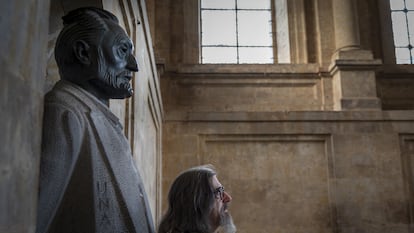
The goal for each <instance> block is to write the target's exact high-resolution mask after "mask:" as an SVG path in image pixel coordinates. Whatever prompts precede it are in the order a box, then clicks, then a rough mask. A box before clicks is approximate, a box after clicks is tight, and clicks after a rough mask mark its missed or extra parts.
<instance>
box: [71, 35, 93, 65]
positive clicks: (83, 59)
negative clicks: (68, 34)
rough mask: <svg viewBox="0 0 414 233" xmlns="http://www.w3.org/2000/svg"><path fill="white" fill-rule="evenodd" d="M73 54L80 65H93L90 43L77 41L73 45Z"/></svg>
mask: <svg viewBox="0 0 414 233" xmlns="http://www.w3.org/2000/svg"><path fill="white" fill-rule="evenodd" d="M73 52H74V53H75V56H76V58H77V59H78V60H79V61H80V63H82V64H84V65H90V64H91V50H90V46H89V45H88V43H86V42H85V41H83V40H77V41H75V43H74V44H73Z"/></svg>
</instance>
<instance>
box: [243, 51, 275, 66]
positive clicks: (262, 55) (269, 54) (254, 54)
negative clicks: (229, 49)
mask: <svg viewBox="0 0 414 233" xmlns="http://www.w3.org/2000/svg"><path fill="white" fill-rule="evenodd" d="M239 63H253V64H254V63H259V64H264V63H273V48H239Z"/></svg>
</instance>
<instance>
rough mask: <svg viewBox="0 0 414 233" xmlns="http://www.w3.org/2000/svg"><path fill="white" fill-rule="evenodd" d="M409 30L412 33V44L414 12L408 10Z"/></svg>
mask: <svg viewBox="0 0 414 233" xmlns="http://www.w3.org/2000/svg"><path fill="white" fill-rule="evenodd" d="M407 17H408V22H409V23H408V31H409V33H410V44H411V45H414V12H411V11H410V12H408V13H407Z"/></svg>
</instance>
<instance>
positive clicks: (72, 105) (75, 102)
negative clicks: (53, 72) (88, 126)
mask: <svg viewBox="0 0 414 233" xmlns="http://www.w3.org/2000/svg"><path fill="white" fill-rule="evenodd" d="M79 88H80V87H79ZM79 88H78V87H76V86H75V85H74V84H70V83H68V82H58V83H56V84H55V86H54V87H53V89H52V90H51V91H49V92H48V93H47V94H46V96H45V107H48V106H60V107H64V108H69V109H74V110H86V109H89V108H90V107H89V105H88V104H87V102H86V99H87V98H88V97H87V96H85V95H84V94H83V93H82V92H81V91H79Z"/></svg>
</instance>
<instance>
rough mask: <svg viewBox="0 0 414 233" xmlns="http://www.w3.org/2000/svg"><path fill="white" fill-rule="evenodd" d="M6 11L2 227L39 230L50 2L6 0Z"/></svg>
mask: <svg viewBox="0 0 414 233" xmlns="http://www.w3.org/2000/svg"><path fill="white" fill-rule="evenodd" d="M0 15H1V17H0V30H1V32H2V33H1V35H0V50H1V53H0V59H1V60H0V70H1V73H2V77H1V78H0V93H1V94H0V96H1V97H0V111H1V114H0V132H1V134H0V141H1V144H2V146H1V147H0V232H7V233H20V232H34V229H35V224H36V207H37V187H38V176H39V159H40V141H41V129H42V116H43V85H44V76H45V70H46V69H45V67H46V48H47V43H46V42H47V27H45V25H47V24H48V15H49V1H47V0H45V1H43V0H42V1H40V0H29V1H27V0H17V1H3V2H2V4H1V8H0Z"/></svg>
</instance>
